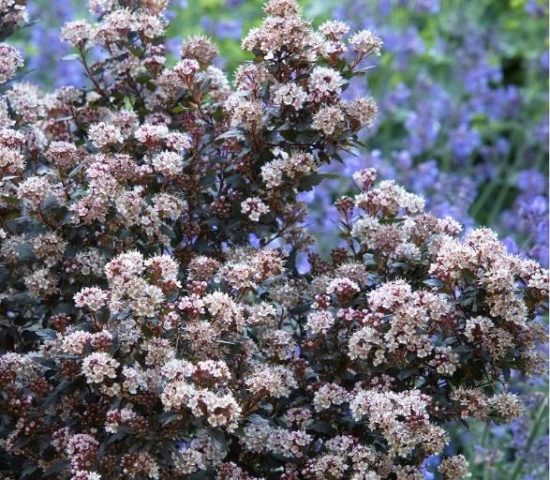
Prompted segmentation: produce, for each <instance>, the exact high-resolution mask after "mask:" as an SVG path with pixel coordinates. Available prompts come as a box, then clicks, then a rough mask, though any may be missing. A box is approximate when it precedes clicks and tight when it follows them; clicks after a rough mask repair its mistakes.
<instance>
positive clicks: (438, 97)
mask: <svg viewBox="0 0 550 480" xmlns="http://www.w3.org/2000/svg"><path fill="white" fill-rule="evenodd" d="M301 4H302V6H303V9H304V10H305V12H306V14H307V15H308V16H309V17H310V18H312V19H314V20H313V23H314V25H319V24H321V23H322V22H323V21H324V20H326V19H328V18H331V17H337V18H339V19H341V20H344V21H347V22H348V23H350V24H351V25H352V28H353V29H361V28H369V29H372V30H375V31H377V32H379V33H380V35H381V36H382V38H383V39H384V42H385V47H384V53H383V54H382V56H381V57H379V58H378V60H377V63H376V64H373V65H371V67H372V69H371V70H370V73H369V75H368V81H367V83H352V84H351V85H350V87H349V89H348V92H349V95H350V97H353V96H357V95H365V94H369V95H372V96H373V97H375V98H376V100H377V101H378V102H379V106H380V115H379V119H378V121H377V123H376V126H375V128H374V129H372V130H371V131H370V132H365V134H364V138H363V141H364V143H365V148H364V150H363V151H362V152H360V154H358V155H353V156H352V155H350V156H349V158H346V159H345V164H340V163H336V164H335V165H332V166H329V167H328V170H329V171H331V172H332V173H337V174H340V176H341V178H340V179H334V180H330V181H326V182H325V183H324V184H323V185H322V186H321V187H318V188H317V189H316V190H315V191H314V192H308V193H306V194H304V195H303V200H304V201H305V202H308V203H310V204H311V207H312V213H311V216H310V218H309V220H308V223H309V224H310V225H309V227H310V228H313V230H314V231H317V232H319V235H318V236H319V248H320V250H321V251H322V252H323V251H326V250H327V249H328V248H329V245H331V246H332V245H333V244H334V242H335V241H337V237H338V235H337V233H338V228H337V216H336V212H335V210H334V208H333V207H332V202H333V201H334V200H335V199H336V198H338V196H340V195H342V194H345V193H346V192H347V191H348V190H349V188H350V187H351V186H350V181H349V179H350V178H351V173H352V172H353V171H355V170H357V169H360V168H365V167H367V166H375V167H376V168H378V169H379V171H380V176H381V177H384V178H395V179H397V180H398V181H399V182H400V183H402V184H405V185H406V186H407V187H408V188H409V189H412V190H414V191H415V192H418V193H421V194H423V195H424V196H425V197H426V198H427V201H428V204H429V205H430V207H431V209H432V210H433V211H434V212H435V213H437V214H438V215H452V216H454V217H455V218H457V219H459V220H460V221H461V222H463V223H464V224H465V225H466V227H467V228H472V227H474V226H475V225H489V226H491V227H492V228H494V229H496V230H497V231H499V233H500V234H501V235H502V236H503V237H504V238H505V241H506V243H507V245H508V247H509V248H510V250H511V251H513V252H515V253H517V254H520V255H528V256H531V257H534V258H536V259H537V260H539V261H540V262H542V263H543V264H545V265H546V266H547V265H548V181H547V179H548V3H547V2H546V0H475V1H470V0H303V1H302V2H301ZM262 5H263V0H172V2H171V8H170V17H171V18H170V20H171V21H172V23H171V26H170V29H169V32H168V48H169V50H170V52H171V54H172V58H173V59H174V58H176V57H177V56H178V55H179V50H180V48H181V43H182V41H183V40H184V39H185V38H186V37H187V36H189V35H191V34H196V33H206V34H208V35H209V36H211V37H212V38H213V39H214V40H215V42H216V43H217V45H218V46H219V48H220V51H221V58H223V59H224V60H223V61H224V62H225V63H222V64H221V65H220V66H223V67H224V68H226V69H227V71H229V72H234V70H235V68H236V66H237V65H239V64H240V63H241V62H242V61H243V60H247V59H248V58H247V55H246V54H244V53H243V52H242V51H241V49H240V38H241V37H242V35H243V34H244V33H246V32H247V31H248V30H249V29H250V28H251V27H253V26H254V25H256V24H258V23H259V22H260V21H261V18H262ZM29 7H30V12H31V21H32V22H33V24H32V25H31V26H29V27H28V28H25V29H23V30H21V31H20V33H19V34H18V37H17V38H16V42H17V43H18V44H19V45H20V46H21V47H22V48H24V49H25V51H26V55H27V58H28V61H27V72H26V74H25V75H24V76H23V80H24V81H27V80H28V81H37V82H39V83H41V84H42V85H44V86H59V85H66V84H73V85H77V86H84V85H85V84H86V80H85V78H84V77H83V75H82V72H81V71H80V68H79V65H78V64H77V63H76V62H74V61H68V60H67V61H64V60H62V59H63V57H65V56H67V55H68V54H69V53H70V51H69V49H68V48H67V47H66V46H65V45H63V44H62V43H61V41H60V40H59V27H60V26H61V25H62V24H63V23H64V22H65V21H67V20H69V19H74V18H77V17H83V16H86V1H85V0H55V1H51V0H34V1H33V0H30V1H29ZM220 62H221V60H220ZM327 212H328V213H327ZM321 232H322V234H321ZM513 388H514V389H515V390H516V391H517V392H521V393H523V394H524V398H525V400H526V402H527V405H528V409H527V415H526V416H525V417H524V418H522V419H520V420H517V421H515V422H514V423H513V424H512V425H509V426H501V425H494V426H492V427H491V428H483V427H482V426H480V425H476V424H475V423H473V424H471V425H469V426H468V427H466V426H465V427H464V429H461V430H460V431H456V432H455V435H454V438H453V441H452V444H451V445H450V447H449V448H450V449H452V450H455V451H458V452H462V453H464V454H465V455H466V456H467V457H468V459H469V460H470V462H471V463H472V465H473V471H472V473H473V478H475V479H482V480H489V479H490V480H493V479H495V480H496V479H503V480H519V479H522V480H535V479H537V480H538V479H548V382H547V380H546V378H540V379H535V380H531V381H529V382H527V381H526V380H524V379H522V378H517V379H515V381H514V383H513ZM430 461H431V462H434V463H437V461H438V459H437V458H433V459H430ZM426 478H429V474H428V473H427V474H426Z"/></svg>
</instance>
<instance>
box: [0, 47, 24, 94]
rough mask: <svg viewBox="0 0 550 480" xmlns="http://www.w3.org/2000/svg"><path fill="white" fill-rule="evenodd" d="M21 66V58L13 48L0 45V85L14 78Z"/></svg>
mask: <svg viewBox="0 0 550 480" xmlns="http://www.w3.org/2000/svg"><path fill="white" fill-rule="evenodd" d="M22 65H23V57H21V54H20V53H19V51H18V50H17V49H16V48H15V47H12V46H11V45H8V44H6V43H0V84H2V83H5V82H7V81H8V80H10V79H11V78H12V77H14V76H15V74H16V72H17V70H18V69H19V68H21V66H22Z"/></svg>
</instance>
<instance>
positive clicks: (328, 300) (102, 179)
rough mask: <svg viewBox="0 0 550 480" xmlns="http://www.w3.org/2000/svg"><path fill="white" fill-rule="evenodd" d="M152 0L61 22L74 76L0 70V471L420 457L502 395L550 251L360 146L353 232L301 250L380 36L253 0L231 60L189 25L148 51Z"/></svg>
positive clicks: (76, 473) (220, 475) (530, 325)
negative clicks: (354, 87) (378, 163)
mask: <svg viewBox="0 0 550 480" xmlns="http://www.w3.org/2000/svg"><path fill="white" fill-rule="evenodd" d="M165 3H166V2H164V1H162V0H142V1H120V2H118V1H114V0H109V1H106V0H96V1H91V2H90V11H91V13H92V14H94V15H97V18H98V20H97V22H96V23H95V24H89V23H87V22H84V21H73V22H69V23H68V24H67V25H66V26H65V27H64V29H63V31H62V37H63V38H64V39H65V40H66V41H67V42H69V43H70V44H72V45H73V47H74V48H75V50H76V52H77V55H78V57H79V58H80V61H81V63H82V65H83V68H84V71H85V72H86V74H87V75H88V77H89V80H90V82H91V85H92V88H91V89H90V90H89V91H81V90H77V89H75V88H67V87H64V88H59V89H57V90H55V91H54V92H53V93H51V94H45V93H42V92H41V91H40V90H39V89H38V88H37V87H35V86H33V85H31V84H27V83H14V84H13V85H11V88H9V89H7V90H6V92H5V93H4V94H3V96H2V100H1V102H2V103H1V104H0V112H1V114H0V123H1V125H0V127H1V130H0V148H1V149H2V155H1V158H2V164H1V168H2V175H3V181H2V184H1V185H2V204H1V208H2V210H1V215H2V217H1V218H2V230H1V237H2V244H1V248H0V255H1V259H2V266H1V270H0V272H1V275H0V281H1V282H2V291H3V292H4V294H3V296H2V304H1V306H2V310H1V315H2V316H1V317H0V318H1V319H2V327H3V329H2V338H1V344H0V345H1V347H2V349H3V350H5V351H7V353H5V354H4V355H2V356H1V357H0V389H1V390H0V391H1V395H0V405H1V410H0V411H1V412H2V424H1V425H2V429H1V432H2V436H1V438H2V442H1V446H2V449H3V451H2V464H0V468H1V469H2V470H3V471H2V473H3V474H4V476H6V478H47V477H51V478H58V479H69V478H70V479H71V480H96V479H99V478H108V479H117V478H120V479H123V478H135V479H138V478H153V479H161V478H162V479H184V478H185V479H187V478H190V479H192V478H196V479H200V478H216V479H219V480H230V479H254V478H256V479H260V478H265V479H284V480H292V479H319V480H321V479H331V480H336V479H344V478H350V479H354V480H376V479H417V478H423V477H422V474H421V472H420V467H421V465H422V464H423V462H424V460H425V459H426V458H427V457H429V456H431V455H434V454H444V453H445V452H444V450H445V446H446V444H447V443H448V433H447V427H448V426H449V425H451V426H452V425H454V424H456V423H459V422H467V419H468V418H475V419H479V420H483V421H499V422H500V421H502V422H507V421H510V420H512V419H513V418H515V417H516V416H518V415H519V414H520V413H521V412H522V408H523V407H522V405H521V402H520V401H519V399H518V398H517V397H516V396H515V395H514V394H513V393H510V392H509V391H507V389H506V381H507V378H508V375H509V373H510V371H511V370H517V371H520V372H523V373H525V374H529V375H530V374H534V373H537V372H539V371H540V370H541V368H543V367H544V361H543V359H542V358H540V356H539V355H538V353H537V351H536V346H537V343H538V342H539V341H541V340H543V339H544V331H543V330H541V328H540V327H539V326H538V324H537V323H536V322H534V321H533V320H534V318H535V317H536V315H537V313H538V312H539V311H540V309H541V308H542V307H543V306H544V304H545V301H546V297H547V295H548V287H547V272H546V271H545V270H543V269H542V268H541V267H540V266H539V265H538V264H537V263H536V262H534V261H531V260H524V259H520V258H518V257H515V256H511V255H510V254H508V253H507V251H506V249H505V247H504V246H503V245H502V244H501V243H500V242H499V241H498V240H497V238H496V235H495V234H494V233H493V232H492V231H490V230H488V229H483V228H482V229H477V230H473V231H472V232H470V233H468V234H467V235H466V236H465V238H464V239H460V233H461V227H460V225H459V224H458V223H457V222H456V221H454V220H453V219H451V218H449V217H446V218H443V219H440V218H437V217H435V216H433V215H432V214H430V213H429V212H427V211H426V210H425V205H424V200H423V199H422V198H421V197H419V196H417V195H415V194H412V193H409V192H407V191H406V190H405V189H403V188H402V187H400V186H399V185H397V184H396V183H394V182H393V181H387V180H386V181H381V182H379V183H378V184H376V172H375V171H374V170H371V169H367V170H362V171H359V172H357V173H356V174H355V175H354V181H355V183H356V186H357V192H355V195H354V196H353V197H348V196H345V197H342V198H340V199H338V201H337V202H336V208H337V209H338V212H339V214H340V224H341V230H342V237H343V239H344V241H345V244H346V247H345V248H335V249H333V250H332V252H331V258H330V260H327V259H322V258H320V257H319V256H317V255H316V254H313V253H310V255H309V266H310V268H309V270H308V271H307V272H305V273H304V272H302V271H301V270H299V269H298V268H297V260H296V259H297V256H298V254H299V253H300V252H306V251H308V248H309V247H310V246H311V244H312V238H311V237H310V235H308V233H307V231H305V230H304V228H303V225H302V224H301V222H302V220H303V218H304V215H305V213H306V210H305V208H304V206H303V205H302V204H301V203H300V202H298V201H297V195H298V194H299V193H300V192H301V191H306V190H309V189H311V188H312V187H313V186H314V185H315V184H317V183H318V182H320V181H321V179H322V178H323V177H322V175H320V174H319V173H318V168H319V167H320V166H321V165H322V164H326V163H328V162H329V161H331V160H333V159H338V158H340V154H341V152H343V151H344V150H347V149H349V148H353V147H354V146H356V145H357V133H358V132H359V130H360V129H361V128H362V127H365V126H367V127H368V126H370V125H372V123H373V120H374V116H375V114H376V105H375V103H374V101H373V100H372V99H370V98H358V99H355V100H344V99H343V98H342V94H343V91H344V90H345V89H346V87H347V86H348V85H349V82H350V79H351V78H352V77H353V76H356V75H362V74H363V73H362V72H361V65H362V62H363V61H364V60H365V59H366V58H367V57H369V56H370V55H373V54H377V53H378V52H379V51H380V49H381V46H382V41H381V39H380V38H378V37H377V36H376V35H374V34H372V33H371V32H369V31H360V32H357V33H355V34H352V35H349V36H348V30H349V27H348V26H347V25H346V24H344V23H343V22H339V21H331V22H327V23H325V24H323V25H322V26H321V27H320V28H319V30H318V31H314V30H313V29H312V28H311V26H310V24H309V23H308V22H307V21H305V20H304V19H303V18H302V17H301V15H300V12H299V9H298V6H297V4H296V3H295V1H294V0H270V1H269V2H268V3H267V5H266V12H267V14H268V16H267V18H266V19H265V21H264V22H263V24H262V25H261V26H259V27H257V28H254V29H253V30H252V31H251V32H250V33H249V34H248V35H247V36H246V37H245V39H244V40H243V43H242V47H243V49H245V50H247V51H250V52H252V53H253V55H254V61H253V62H250V63H245V64H243V65H242V66H241V67H240V68H239V69H238V71H237V73H236V75H235V81H234V84H230V83H229V81H228V80H227V78H226V76H225V74H224V73H223V71H221V70H220V69H218V68H216V67H214V66H213V65H212V62H213V60H214V59H215V57H216V55H217V52H216V48H215V47H214V45H213V44H212V43H211V42H210V41H209V40H208V39H206V38H204V37H195V38H192V39H189V40H188V41H186V42H185V43H184V45H183V47H182V52H181V60H180V61H179V62H178V63H177V64H176V65H175V66H174V67H172V68H167V67H165V65H164V64H165V48H164V46H163V42H162V40H163V35H164V32H165V29H166V27H167V24H166V21H165V19H164V17H163V11H164V7H165ZM0 5H2V4H0ZM3 8H4V7H3ZM6 8H7V11H9V9H11V8H12V5H11V4H10V3H9V2H8V6H7V7H6ZM2 48H4V50H5V51H6V52H8V53H7V54H6V56H5V58H4V59H3V63H2V70H0V72H1V74H2V75H4V76H5V77H6V79H7V78H8V77H12V76H13V74H14V73H15V70H16V67H17V66H19V64H20V63H21V59H20V56H19V54H18V53H17V52H16V51H15V50H13V49H11V48H10V47H2ZM97 51H100V52H101V53H102V55H99V54H98V52H97ZM346 53H347V54H346ZM94 54H95V55H96V57H98V58H101V60H99V61H96V62H91V61H90V60H89V59H90V58H91V56H92V55H94ZM345 54H346V55H345ZM467 473H468V465H467V462H466V461H465V459H464V457H462V456H461V455H455V456H451V457H449V458H446V459H445V460H443V462H442V463H441V465H440V467H439V475H440V476H441V478H444V479H449V480H454V479H459V478H464V477H466V476H467Z"/></svg>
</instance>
